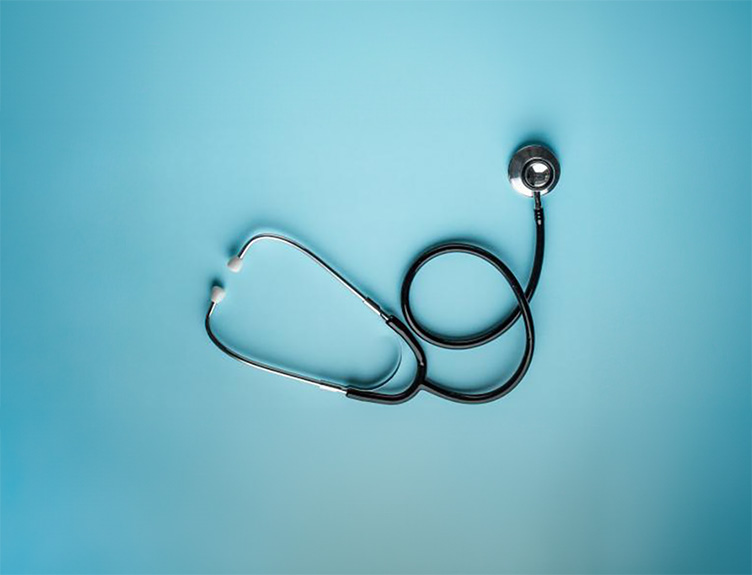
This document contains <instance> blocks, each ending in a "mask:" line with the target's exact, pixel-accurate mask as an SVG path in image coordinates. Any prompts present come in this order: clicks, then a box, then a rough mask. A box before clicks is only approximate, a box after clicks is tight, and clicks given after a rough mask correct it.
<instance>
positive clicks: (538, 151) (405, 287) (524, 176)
mask: <svg viewBox="0 0 752 575" xmlns="http://www.w3.org/2000/svg"><path fill="white" fill-rule="evenodd" d="M559 171H560V169H559V162H558V161H557V159H556V156H554V154H553V153H552V152H551V150H549V149H548V148H546V147H545V146H542V145H529V146H524V147H522V148H520V149H519V150H517V152H515V154H514V156H513V157H512V159H511V161H510V163H509V181H510V183H511V184H512V187H513V188H514V189H515V190H516V191H518V192H520V193H521V194H523V195H525V196H527V197H530V198H532V199H533V202H534V203H533V217H534V220H535V255H534V257H533V267H532V270H531V272H530V278H529V279H528V282H527V287H526V288H525V289H524V290H523V288H522V286H521V285H520V282H519V281H518V280H517V278H516V276H515V275H514V273H512V270H510V269H509V267H508V266H507V265H506V264H505V263H504V262H502V261H501V260H500V259H499V258H498V257H497V256H495V255H494V254H492V253H491V252H489V251H488V250H485V249H483V248H481V247H479V246H477V245H473V244H470V243H466V242H448V243H443V244H440V245H437V246H435V247H432V248H430V249H428V250H426V251H425V252H423V253H422V254H421V255H420V256H418V258H417V259H416V260H415V261H414V262H413V263H412V265H411V266H410V269H408V271H407V273H406V274H405V279H404V280H403V282H402V290H401V298H400V299H401V307H402V315H403V316H404V318H405V323H403V322H402V321H401V320H400V319H399V318H397V317H396V316H394V315H393V314H390V313H388V312H386V311H384V309H383V308H382V307H381V306H380V305H379V304H378V303H376V302H375V301H374V300H373V299H371V298H369V297H367V296H366V295H365V294H363V292H361V291H360V290H359V289H358V288H357V287H356V286H355V285H354V284H352V283H351V282H350V281H348V280H347V279H346V278H345V277H344V276H343V275H342V274H341V273H339V272H338V271H337V270H336V269H334V267H332V266H331V265H329V264H328V263H326V262H325V261H324V260H323V259H321V258H320V257H319V256H318V255H316V254H315V253H314V252H313V251H312V250H310V249H309V248H307V247H306V246H304V245H303V244H301V243H300V242H297V241H295V240H293V239H291V238H289V237H286V236H283V235H280V234H275V233H260V234H256V235H254V236H253V237H251V238H250V239H249V240H248V241H247V242H246V243H245V244H244V245H243V247H242V248H240V251H239V252H238V254H237V255H236V256H234V257H233V258H232V259H230V261H229V262H228V264H227V266H228V268H229V269H230V270H231V271H233V272H236V273H237V272H239V271H240V270H241V269H242V267H243V259H244V258H245V256H246V255H247V254H248V251H249V250H250V249H251V247H252V246H253V245H254V244H257V243H260V242H263V241H274V242H280V243H282V244H285V245H287V246H289V247H292V248H294V249H296V250H298V251H300V252H301V253H303V254H305V255H306V256H308V257H309V258H310V259H311V260H313V261H314V262H315V263H316V264H318V265H319V266H321V268H323V269H324V270H326V271H327V272H329V273H330V274H331V275H332V276H333V277H334V279H335V280H337V281H338V282H339V283H340V284H341V285H342V286H343V287H344V288H346V289H347V290H348V291H349V292H350V293H352V294H353V295H354V296H355V297H357V298H358V299H359V300H360V301H362V302H363V303H364V304H365V305H366V306H367V307H368V308H369V309H370V310H371V311H372V312H374V313H375V314H377V315H378V316H379V317H380V318H381V319H382V320H383V321H384V323H386V325H387V326H388V327H389V328H391V329H392V331H394V333H396V334H397V336H399V338H400V339H401V340H402V342H404V344H405V345H406V346H407V347H408V348H409V349H410V351H411V352H412V353H413V355H414V356H415V362H416V369H415V374H414V376H413V379H412V381H411V382H410V384H409V385H408V386H407V387H406V388H405V389H403V390H402V391H398V392H395V393H385V392H383V391H379V390H380V389H382V388H383V387H384V386H385V385H386V384H387V383H388V382H389V381H390V380H391V379H392V377H393V376H394V374H395V373H396V372H397V370H398V369H399V364H400V363H401V356H400V362H398V364H397V366H396V367H395V369H394V370H392V371H391V373H390V374H389V375H388V376H387V377H386V378H385V379H383V380H381V381H379V382H376V383H375V384H374V385H372V386H370V387H369V388H368V389H364V388H362V387H361V388H358V387H351V386H348V385H347V384H343V383H337V382H333V381H327V380H326V379H320V378H315V377H310V376H307V375H305V374H302V373H297V372H295V371H292V370H288V369H284V368H281V367H276V366H272V365H269V364H266V363H262V362H260V361H257V360H255V359H252V358H250V357H246V356H245V355H243V354H241V353H238V352H237V351H235V350H233V349H231V348H230V347H228V346H227V345H225V344H224V343H222V341H221V340H220V339H219V338H218V337H217V335H216V334H215V333H214V331H213V330H212V325H211V318H212V314H213V313H214V310H215V309H216V307H217V305H219V303H220V302H221V301H222V300H223V299H224V297H225V290H224V288H222V287H221V286H219V285H214V286H213V287H212V290H211V301H210V303H209V309H208V310H207V312H206V320H205V326H206V332H207V333H208V334H209V338H210V339H211V340H212V341H213V342H214V344H215V345H216V346H217V347H218V348H219V349H220V350H222V351H223V352H224V353H225V354H227V355H229V356H230V357H232V358H234V359H236V360H238V361H239V362H241V363H244V364H245V365H249V366H251V367H255V368H256V369H260V370H262V371H265V372H268V373H273V374H276V375H281V376H283V377H287V378H289V379H293V380H296V381H300V382H303V383H308V384H311V385H315V386H317V387H319V388H321V389H325V390H327V391H333V392H337V393H343V394H345V395H346V396H347V397H351V398H353V399H360V400H362V401H371V402H376V403H387V404H396V403H402V402H405V401H407V400H409V399H411V398H412V397H414V396H415V395H416V394H417V393H418V392H419V391H421V390H426V391H429V392H431V393H433V394H435V395H438V396H439V397H443V398H445V399H450V400H452V401H457V402H462V403H485V402H489V401H494V400H496V399H499V398H500V397H503V396H505V395H506V394H507V393H509V392H510V391H512V390H513V389H514V388H515V387H516V386H517V384H518V383H519V382H520V381H522V378H523V377H525V374H526V373H527V370H528V368H529V367H530V362H531V361H532V359H533V350H534V347H535V331H534V329H533V316H532V313H531V311H530V303H529V302H530V300H531V299H532V297H533V294H534V293H535V289H536V287H537V286H538V280H539V279H540V274H541V268H542V267H543V248H544V226H543V206H542V204H541V197H542V196H544V195H546V194H547V193H549V192H550V191H551V190H553V189H554V187H555V186H556V184H557V183H558V181H559ZM450 253H462V254H468V255H471V256H475V257H477V258H480V259H482V260H484V261H486V262H488V263H489V264H491V265H492V266H493V267H494V268H496V270H497V271H498V272H499V273H500V274H501V275H502V276H503V277H504V279H505V280H506V281H507V283H508V284H509V286H510V287H511V288H512V293H513V294H514V297H515V299H516V300H517V307H515V309H514V310H512V311H511V312H510V313H509V314H508V315H507V316H506V317H504V318H503V319H502V320H501V321H499V322H498V323H497V324H496V325H494V326H492V327H491V328H489V329H487V330H485V331H483V332H481V333H476V334H473V335H470V336H464V337H450V336H446V335H442V334H439V333H436V332H434V331H431V330H429V329H428V328H426V327H425V326H423V325H421V323H420V322H419V321H418V320H417V319H416V317H415V314H414V313H413V311H412V307H411V305H410V289H411V287H412V284H413V280H414V279H415V276H416V275H417V273H418V272H419V271H420V269H421V268H422V267H423V266H424V265H426V264H427V263H428V262H430V261H431V260H433V259H435V258H437V257H440V256H442V255H446V254H450ZM520 317H521V318H522V322H523V323H524V325H525V350H524V352H523V354H522V359H521V360H520V362H519V364H518V365H517V368H516V369H515V370H514V373H512V375H511V376H510V377H509V378H508V379H506V381H504V382H503V383H501V384H499V385H497V386H496V387H494V388H493V389H491V390H489V391H484V392H478V393H467V392H463V391H458V390H456V389H452V388H451V387H449V386H446V385H444V384H441V383H439V382H437V381H435V380H434V379H431V378H429V377H428V374H427V372H428V365H427V361H426V354H425V352H424V351H423V348H422V347H421V344H420V342H419V341H418V337H420V338H421V339H423V340H424V341H426V342H428V343H430V344H433V345H435V346H438V347H442V348H445V349H470V348H474V347H478V346H481V345H484V344H487V343H489V342H490V341H492V340H494V339H496V338H497V337H499V336H500V335H501V334H503V333H505V332H506V331H507V330H508V329H509V328H510V327H512V326H513V325H514V324H515V323H516V322H517V320H518V319H520ZM405 324H407V325H405ZM416 334H417V336H418V337H416Z"/></svg>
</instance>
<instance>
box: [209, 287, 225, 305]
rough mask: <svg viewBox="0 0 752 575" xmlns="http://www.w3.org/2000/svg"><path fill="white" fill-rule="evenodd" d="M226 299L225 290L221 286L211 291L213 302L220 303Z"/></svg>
mask: <svg viewBox="0 0 752 575" xmlns="http://www.w3.org/2000/svg"><path fill="white" fill-rule="evenodd" d="M223 299H225V290H224V288H222V287H221V286H214V287H213V288H212V290H211V300H212V302H213V303H219V302H221V301H222V300H223Z"/></svg>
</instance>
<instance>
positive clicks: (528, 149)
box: [509, 144, 560, 198]
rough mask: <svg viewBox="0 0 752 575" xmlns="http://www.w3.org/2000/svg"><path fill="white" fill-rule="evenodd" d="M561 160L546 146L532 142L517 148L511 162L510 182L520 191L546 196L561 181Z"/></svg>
mask: <svg viewBox="0 0 752 575" xmlns="http://www.w3.org/2000/svg"><path fill="white" fill-rule="evenodd" d="M559 171H560V168H559V161H558V160H557V159H556V156H554V153H553V152H552V151H551V150H549V149H548V148H547V147H546V146H542V145H540V144H532V145H529V146H524V147H522V148H520V149H519V150H517V151H516V152H515V153H514V156H512V160H511V161H510V162H509V182H510V183H511V184H512V187H513V188H514V189H515V190H516V191H517V192H519V193H521V194H523V195H525V196H527V197H529V198H532V197H533V196H534V195H535V194H536V193H537V194H539V195H541V196H544V195H546V194H547V193H548V192H550V191H551V190H553V189H554V188H555V187H556V184H557V183H558V182H559Z"/></svg>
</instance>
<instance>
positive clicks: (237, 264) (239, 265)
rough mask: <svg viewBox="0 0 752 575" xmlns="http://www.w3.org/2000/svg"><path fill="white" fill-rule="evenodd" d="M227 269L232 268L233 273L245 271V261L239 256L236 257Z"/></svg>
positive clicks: (228, 264) (228, 263)
mask: <svg viewBox="0 0 752 575" xmlns="http://www.w3.org/2000/svg"><path fill="white" fill-rule="evenodd" d="M227 267H228V268H230V271H231V272H235V273H238V272H239V271H240V270H241V269H243V260H241V259H240V258H239V257H238V256H235V257H233V258H231V259H230V261H229V262H227Z"/></svg>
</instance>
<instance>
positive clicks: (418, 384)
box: [347, 194, 545, 404]
mask: <svg viewBox="0 0 752 575" xmlns="http://www.w3.org/2000/svg"><path fill="white" fill-rule="evenodd" d="M533 213H534V217H535V255H534V257H533V266H532V269H531V271H530V277H529V279H528V282H527V287H526V288H525V289H524V290H523V289H522V286H521V285H520V282H519V280H518V279H517V277H516V276H515V275H514V273H513V272H512V270H510V269H509V267H508V266H507V265H506V264H505V263H504V262H503V261H501V260H500V259H499V258H498V257H497V256H495V255H494V254H492V253H491V252H489V251H488V250H485V249H483V248H481V247H478V246H475V245H473V244H468V243H464V242H449V243H444V244H441V245H438V246H435V247H433V248H430V249H428V250H426V251H425V252H423V253H422V254H421V255H420V256H418V257H417V258H416V259H415V261H414V262H413V263H412V265H411V266H410V269H408V271H407V273H406V274H405V279H404V280H403V281H402V290H401V298H400V299H401V306H402V314H403V315H404V317H405V321H406V322H407V325H408V326H409V327H410V330H412V331H413V332H414V333H416V334H417V335H418V336H419V337H420V338H422V339H423V340H425V341H427V342H428V343H431V344H433V345H436V346H439V347H443V348H445V349H455V350H456V349H471V348H474V347H479V346H481V345H485V344H487V343H489V342H491V341H493V340H494V339H496V338H497V337H499V336H500V335H502V334H503V333H505V332H506V331H507V330H508V329H509V328H511V327H512V326H513V325H514V324H515V323H516V322H517V320H518V319H519V318H520V317H522V320H523V323H524V324H525V351H524V352H523V354H522V358H521V360H520V363H519V364H518V365H517V369H515V371H514V373H512V375H511V376H510V377H509V378H508V379H506V380H505V381H504V382H503V383H501V384H500V385H498V386H496V387H494V388H493V389H491V390H489V391H484V392H479V393H467V392H463V391H458V390H456V389H452V388H451V387H449V386H446V385H444V384H441V383H438V382H436V381H434V380H432V379H430V378H429V377H428V375H427V362H426V356H425V353H424V352H423V349H422V348H421V347H420V344H419V343H418V342H417V340H416V338H415V337H414V336H413V335H412V333H410V331H409V330H408V329H407V328H406V327H405V325H404V324H403V323H402V322H401V321H400V320H399V319H397V318H396V317H394V316H385V321H386V323H387V325H388V326H389V327H390V328H392V329H393V330H394V331H395V332H397V333H398V335H400V336H402V337H403V338H404V339H405V341H407V342H408V346H409V347H410V349H411V351H412V352H413V354H414V355H415V359H416V362H417V367H416V372H415V376H414V377H413V381H412V383H411V384H410V385H409V386H408V387H407V389H405V390H404V391H402V392H400V393H397V394H385V393H380V392H375V391H366V390H358V389H352V388H351V389H349V390H348V391H347V395H348V397H352V398H354V399H360V400H363V401H372V402H377V403H389V404H394V403H402V402H404V401H407V400H408V399H411V398H412V397H413V396H414V395H415V394H416V393H418V392H419V391H420V390H421V389H425V390H426V391H429V392H431V393H433V394H435V395H437V396H439V397H442V398H445V399H449V400H451V401H456V402H459V403H487V402H490V401H494V400H496V399H499V398H501V397H503V396H505V395H506V394H507V393H509V392H510V391H512V390H513V389H514V388H515V387H516V386H517V384H519V383H520V381H522V379H523V378H524V377H525V374H526V373H527V370H528V369H529V367H530V363H531V362H532V359H533V351H534V349H535V329H534V326H533V316H532V312H531V310H530V303H529V302H530V300H531V299H532V298H533V295H534V294H535V290H536V288H537V287H538V281H539V279H540V275H541V270H542V268H543V252H544V248H545V227H544V217H543V207H542V205H541V202H540V196H539V195H538V194H536V195H535V208H534V210H533ZM450 253H464V254H468V255H472V256H475V257H478V258H481V259H482V260H484V261H486V262H488V263H489V264H491V265H492V266H493V267H494V268H496V270H497V271H498V272H499V273H500V274H501V275H502V276H503V277H504V279H505V280H506V281H507V283H508V284H509V287H510V288H511V289H512V293H513V294H514V296H515V299H516V300H517V306H516V307H515V308H514V309H513V310H512V311H511V312H510V313H509V314H508V315H507V316H506V317H504V318H503V319H502V320H501V321H499V322H498V323H497V324H496V325H494V326H492V327H490V328H488V329H487V330H484V331H482V332H480V333H477V334H473V335H470V336H462V337H450V336H446V335H442V334H439V333H436V332H433V331H431V330H429V329H427V328H426V327H425V326H423V325H421V324H420V322H419V321H418V320H417V319H416V318H415V314H413V311H412V308H411V306H410V289H411V287H412V284H413V280H414V279H415V276H416V275H417V273H418V272H419V271H420V269H421V268H422V267H423V266H424V265H425V264H427V263H428V262H429V261H431V260H432V259H434V258H437V257H439V256H442V255H446V254H450Z"/></svg>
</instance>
